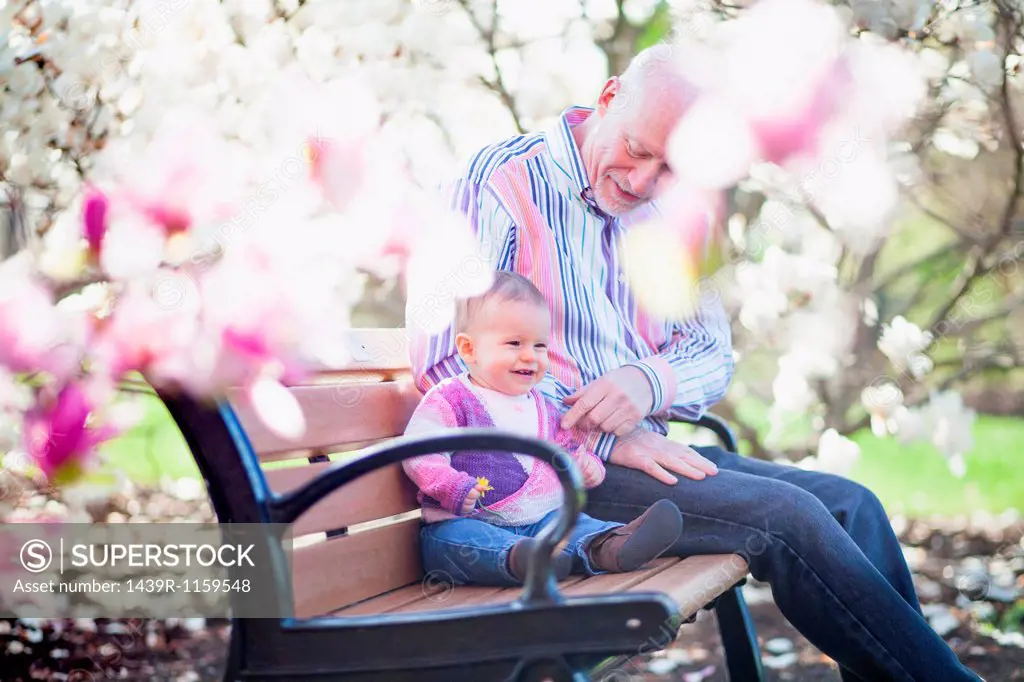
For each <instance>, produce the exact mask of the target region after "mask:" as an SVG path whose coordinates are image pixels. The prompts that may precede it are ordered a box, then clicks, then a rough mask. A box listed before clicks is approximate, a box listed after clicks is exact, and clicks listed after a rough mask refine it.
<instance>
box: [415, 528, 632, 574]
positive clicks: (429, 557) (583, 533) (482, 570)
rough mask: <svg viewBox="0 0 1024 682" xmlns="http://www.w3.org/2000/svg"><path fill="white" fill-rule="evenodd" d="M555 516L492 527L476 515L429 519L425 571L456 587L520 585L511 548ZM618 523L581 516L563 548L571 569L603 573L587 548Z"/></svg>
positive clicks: (423, 538)
mask: <svg viewBox="0 0 1024 682" xmlns="http://www.w3.org/2000/svg"><path fill="white" fill-rule="evenodd" d="M557 515H558V510H557V509H556V510H555V511H552V512H549V513H548V514H547V515H546V516H545V517H544V518H542V519H541V520H540V521H538V522H536V523H531V524H529V525H525V526H495V525H494V524H491V523H487V522H486V521H480V520H479V519H450V520H448V521H439V522H437V523H429V524H427V525H425V526H424V527H423V529H422V530H421V531H420V551H421V553H422V555H423V570H424V571H426V572H427V573H433V574H434V576H435V577H437V576H441V577H442V578H443V579H444V580H445V582H451V583H454V584H456V585H466V584H472V585H499V586H508V587H511V586H514V585H521V584H522V583H521V582H520V581H518V580H516V579H515V577H514V576H513V575H512V573H511V572H509V569H508V555H509V552H510V551H511V549H512V546H513V545H514V544H516V543H517V542H519V541H520V540H522V539H523V538H524V537H536V536H537V535H539V534H540V532H541V531H542V530H543V529H544V528H545V527H546V526H547V525H548V524H549V523H554V521H555V517H556V516H557ZM621 525H622V524H621V523H614V522H609V521H598V520H597V519H593V518H591V517H589V516H587V515H586V514H580V516H579V519H578V520H577V521H576V526H575V527H574V528H573V529H572V530H571V531H570V532H569V537H568V542H567V544H566V546H565V547H564V548H563V549H562V550H561V551H562V553H563V554H570V555H572V557H573V572H574V573H576V572H580V571H582V572H585V573H587V574H588V575H597V574H599V573H602V572H603V571H597V570H594V568H593V567H592V566H591V565H590V559H589V558H588V557H587V553H586V551H585V548H586V546H587V543H588V542H589V541H590V540H591V539H592V538H593V537H594V536H596V535H600V534H601V533H604V532H605V531H608V530H611V529H612V528H618V527H619V526H621ZM447 578H451V580H448V579H447Z"/></svg>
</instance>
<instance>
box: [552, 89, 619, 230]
mask: <svg viewBox="0 0 1024 682" xmlns="http://www.w3.org/2000/svg"><path fill="white" fill-rule="evenodd" d="M592 113H594V109H593V107H569V108H568V109H566V110H565V111H563V112H562V113H561V115H560V116H559V117H558V120H557V121H556V122H555V124H554V125H553V126H552V127H551V129H549V130H548V132H547V138H548V149H549V150H550V152H551V157H552V158H553V159H554V161H555V163H556V164H558V167H559V168H561V169H563V170H565V171H566V172H568V173H569V177H570V179H571V182H572V189H573V195H574V196H575V197H576V198H578V199H579V200H580V201H582V202H583V203H585V204H586V205H587V206H589V207H590V208H591V209H593V210H594V211H595V212H597V213H598V214H599V215H601V216H605V217H607V214H606V213H605V212H604V211H602V210H601V209H600V208H599V207H598V205H597V201H596V200H595V199H594V189H593V187H591V185H590V178H589V177H588V176H587V169H586V168H585V167H584V165H583V157H582V156H580V150H579V148H578V147H577V146H576V140H575V139H574V138H573V136H572V129H573V128H575V127H576V126H578V125H579V124H581V123H583V122H584V121H586V120H587V119H588V118H589V117H590V115H591V114H592Z"/></svg>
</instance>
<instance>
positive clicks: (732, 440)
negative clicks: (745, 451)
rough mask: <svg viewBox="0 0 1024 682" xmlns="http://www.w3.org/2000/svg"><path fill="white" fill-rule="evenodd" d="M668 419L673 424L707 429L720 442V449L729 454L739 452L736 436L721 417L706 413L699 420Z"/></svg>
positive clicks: (673, 417)
mask: <svg viewBox="0 0 1024 682" xmlns="http://www.w3.org/2000/svg"><path fill="white" fill-rule="evenodd" d="M669 419H670V420H671V421H674V422H682V423H684V424H693V425H694V426H700V427H703V428H705V429H709V430H710V431H712V432H713V433H714V434H715V435H716V436H718V438H719V440H721V441H722V447H724V448H725V449H726V450H728V451H729V452H739V449H738V448H737V447H736V434H735V433H733V431H732V428H730V427H729V424H727V423H726V421H725V420H724V419H722V418H721V417H718V416H716V415H713V414H711V413H710V412H707V413H705V414H704V416H703V417H701V418H700V419H686V418H684V417H675V416H672V417H670V418H669Z"/></svg>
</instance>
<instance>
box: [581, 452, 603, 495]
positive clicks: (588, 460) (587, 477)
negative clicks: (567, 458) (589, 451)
mask: <svg viewBox="0 0 1024 682" xmlns="http://www.w3.org/2000/svg"><path fill="white" fill-rule="evenodd" d="M576 463H577V464H579V465H580V471H581V472H582V473H583V487H584V488H587V489H588V490H589V489H590V488H596V487H597V486H599V485H601V483H602V482H604V464H602V463H601V460H599V459H597V458H596V457H594V456H593V455H583V456H582V457H580V458H579V459H577V460H576Z"/></svg>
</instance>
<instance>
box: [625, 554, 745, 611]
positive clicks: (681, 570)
mask: <svg viewBox="0 0 1024 682" xmlns="http://www.w3.org/2000/svg"><path fill="white" fill-rule="evenodd" d="M748 570H749V567H748V566H747V562H746V561H745V560H744V559H743V557H741V556H739V555H738V554H715V555H707V556H692V557H687V558H686V559H683V560H682V561H680V562H679V563H678V564H676V565H675V566H672V567H671V568H670V569H669V570H667V571H662V572H661V573H658V574H657V575H654V576H652V577H650V578H649V579H647V580H644V581H643V582H641V583H638V584H636V585H634V586H632V587H630V588H629V591H630V592H664V593H665V594H667V595H668V596H669V597H671V598H672V600H673V601H675V603H676V604H677V605H678V606H679V616H680V617H681V618H683V619H684V620H685V619H686V618H689V617H690V616H692V615H693V614H695V613H696V612H697V611H698V610H699V609H700V608H701V607H702V606H704V605H705V604H707V603H708V602H710V601H711V600H712V599H714V598H715V597H717V596H719V595H720V594H722V593H723V592H725V591H726V590H728V589H729V588H730V587H732V586H733V585H735V584H736V583H737V582H739V581H740V580H741V579H742V578H743V577H744V576H746V575H747V571H748Z"/></svg>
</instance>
